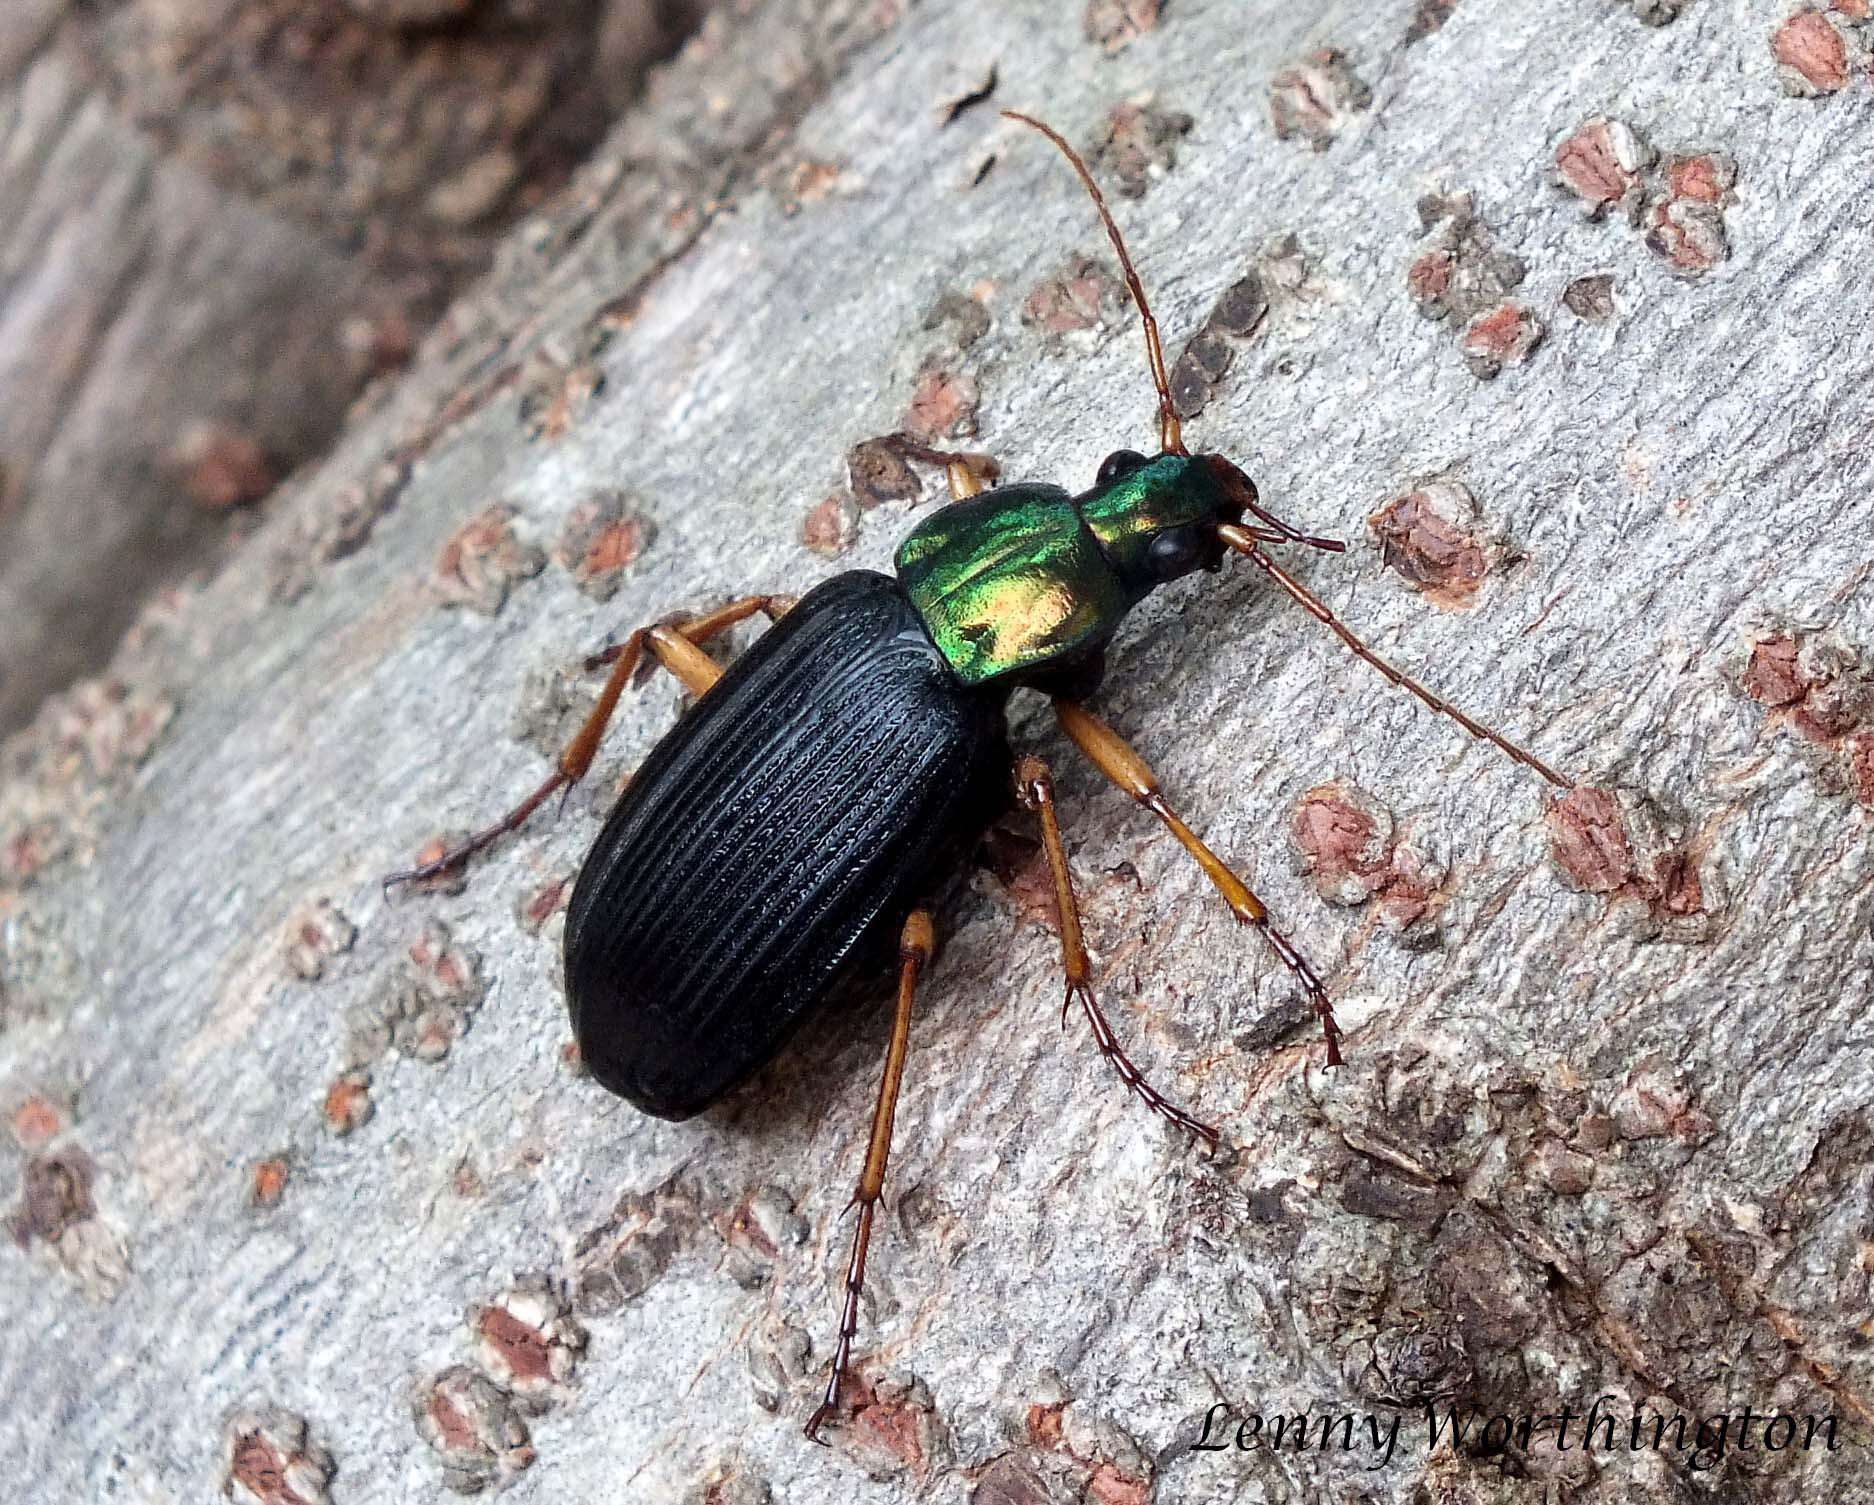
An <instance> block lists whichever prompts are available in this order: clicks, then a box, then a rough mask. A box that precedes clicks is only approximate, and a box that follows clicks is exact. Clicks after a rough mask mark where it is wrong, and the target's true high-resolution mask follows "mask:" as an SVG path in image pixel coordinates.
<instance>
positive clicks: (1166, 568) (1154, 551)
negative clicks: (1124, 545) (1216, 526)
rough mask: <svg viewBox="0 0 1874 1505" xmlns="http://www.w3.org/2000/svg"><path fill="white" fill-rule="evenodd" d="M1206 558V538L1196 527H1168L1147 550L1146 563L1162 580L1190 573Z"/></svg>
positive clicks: (1173, 578)
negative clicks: (1200, 534) (1200, 535)
mask: <svg viewBox="0 0 1874 1505" xmlns="http://www.w3.org/2000/svg"><path fill="white" fill-rule="evenodd" d="M1203 559H1204V540H1203V539H1202V538H1201V537H1199V536H1198V533H1197V530H1196V529H1195V528H1168V529H1167V530H1166V531H1165V532H1163V533H1160V534H1159V535H1158V536H1157V537H1156V538H1154V539H1153V540H1152V541H1151V543H1150V544H1149V545H1148V546H1147V547H1146V550H1145V563H1146V565H1147V567H1148V568H1149V569H1150V570H1151V572H1152V573H1153V574H1154V575H1156V576H1157V577H1158V578H1159V579H1160V580H1176V579H1177V578H1178V577H1179V576H1180V575H1188V574H1190V573H1191V571H1192V570H1194V569H1196V568H1197V567H1198V565H1200V564H1202V563H1203Z"/></svg>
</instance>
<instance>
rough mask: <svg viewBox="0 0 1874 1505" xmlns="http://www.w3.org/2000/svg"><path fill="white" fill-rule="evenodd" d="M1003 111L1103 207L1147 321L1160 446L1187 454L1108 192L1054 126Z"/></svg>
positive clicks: (1153, 325)
mask: <svg viewBox="0 0 1874 1505" xmlns="http://www.w3.org/2000/svg"><path fill="white" fill-rule="evenodd" d="M1002 113H1003V114H1004V115H1005V116H1007V117H1008V118H1009V119H1010V120H1019V121H1020V122H1021V123H1022V124H1023V125H1027V126H1033V127H1034V128H1035V129H1036V130H1037V131H1039V132H1041V134H1042V135H1044V136H1046V137H1047V138H1048V140H1050V141H1052V142H1053V143H1054V144H1055V145H1056V146H1058V147H1059V148H1060V149H1061V155H1062V156H1064V157H1066V158H1067V160H1068V161H1069V162H1071V163H1072V164H1073V167H1074V171H1075V172H1077V173H1079V174H1080V181H1081V182H1082V183H1084V184H1085V185H1086V189H1087V192H1088V193H1089V194H1091V195H1092V196H1093V207H1094V208H1095V209H1098V210H1099V211H1100V219H1101V221H1102V222H1103V223H1104V224H1105V226H1106V233H1107V234H1108V235H1109V236H1111V237H1112V242H1113V249H1114V250H1115V251H1117V252H1118V253H1119V265H1120V267H1121V269H1122V270H1123V271H1124V272H1125V274H1126V287H1127V289H1128V290H1129V291H1130V292H1131V294H1132V301H1133V303H1135V304H1136V305H1137V306H1138V310H1139V318H1140V319H1141V320H1142V321H1143V322H1144V324H1145V358H1146V359H1147V360H1148V361H1150V362H1151V366H1152V382H1153V384H1154V385H1155V386H1156V387H1157V388H1158V447H1159V448H1160V449H1161V450H1162V451H1164V453H1166V454H1168V455H1182V454H1188V453H1189V451H1187V450H1186V449H1185V447H1184V427H1183V425H1182V424H1181V423H1179V421H1178V410H1177V408H1176V407H1174V406H1173V405H1172V401H1171V378H1170V376H1169V375H1167V374H1166V370H1165V347H1164V345H1163V344H1162V343H1161V342H1160V340H1159V338H1158V320H1156V319H1154V318H1153V317H1152V306H1151V305H1150V304H1149V303H1147V302H1146V301H1145V284H1144V283H1143V282H1141V281H1139V274H1138V272H1137V271H1136V270H1135V269H1134V267H1133V265H1132V257H1131V256H1130V255H1128V254H1127V252H1126V240H1125V237H1124V236H1123V235H1121V234H1120V233H1119V226H1118V225H1117V224H1115V223H1114V222H1113V215H1112V211H1111V210H1109V209H1108V208H1107V207H1106V195H1105V194H1103V193H1101V192H1100V185H1099V184H1098V183H1096V182H1094V181H1093V174H1092V173H1091V172H1089V171H1088V170H1087V164H1086V163H1085V161H1083V160H1082V159H1081V156H1080V153H1079V152H1077V151H1075V150H1074V149H1073V147H1071V146H1069V145H1068V144H1067V140H1066V138H1065V137H1063V136H1062V135H1061V133H1060V132H1059V131H1057V130H1055V129H1054V127H1053V126H1051V125H1046V124H1044V123H1043V122H1041V121H1039V120H1037V119H1035V117H1034V116H1032V115H1024V114H1023V113H1022V112H1021V111H1020V110H1004V111H1003V112H1002Z"/></svg>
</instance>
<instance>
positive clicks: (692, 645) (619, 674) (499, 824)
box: [384, 596, 794, 888]
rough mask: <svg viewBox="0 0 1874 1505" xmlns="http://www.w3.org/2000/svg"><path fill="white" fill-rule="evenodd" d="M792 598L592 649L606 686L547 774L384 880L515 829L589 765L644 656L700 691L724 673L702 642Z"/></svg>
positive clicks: (754, 603) (657, 626) (782, 608)
mask: <svg viewBox="0 0 1874 1505" xmlns="http://www.w3.org/2000/svg"><path fill="white" fill-rule="evenodd" d="M793 604H794V598H793V597H792V596H744V597H743V598H742V599H741V600H739V601H731V602H729V604H728V605H726V606H721V607H718V608H717V609H716V610H715V611H712V612H708V613H706V614H705V615H703V616H700V617H693V618H688V619H678V620H676V621H669V622H653V623H652V624H651V625H650V626H648V627H640V628H638V630H637V631H636V632H634V633H632V634H631V635H630V636H629V637H627V638H626V639H624V641H622V642H620V643H615V644H613V645H612V646H611V647H609V648H607V649H605V650H603V651H602V652H600V653H596V654H594V655H593V656H592V657H591V658H589V659H587V660H586V667H587V668H591V669H598V668H602V667H604V666H605V665H607V664H609V665H611V669H612V672H611V674H610V676H609V677H608V678H607V679H606V681H605V688H604V689H603V690H601V691H600V692H599V700H598V704H597V705H595V706H594V707H593V708H592V714H591V715H589V716H588V717H586V720H585V724H584V725H583V726H581V727H580V728H579V733H578V735H577V736H575V737H574V738H573V740H572V741H571V742H569V743H568V744H567V746H566V750H565V751H564V752H563V753H561V754H560V758H559V762H558V763H557V764H556V765H555V766H554V769H553V772H552V774H551V775H549V776H548V778H547V779H546V781H545V782H544V783H542V784H541V785H540V787H539V788H538V789H536V790H534V792H533V793H532V794H530V795H528V796H527V798H526V799H524V800H522V801H521V802H520V803H519V804H518V805H516V806H515V807H514V808H513V809H512V810H510V811H509V812H508V813H507V814H506V815H504V816H502V817H501V819H500V820H498V821H496V822H495V823H494V824H493V825H492V826H488V827H486V828H484V829H483V830H480V831H477V832H475V833H474V835H472V836H469V837H467V838H466V839H464V840H463V841H461V842H460V843H458V844H457V845H456V846H453V847H451V848H450V849H449V850H448V851H446V852H444V853H443V854H442V855H441V856H440V857H437V858H435V859H433V860H432V861H429V862H425V863H423V864H422V865H420V866H418V867H413V868H410V869H407V870H406V871H404V872H400V873H392V874H390V876H389V877H387V878H385V880H384V886H385V887H386V888H389V887H390V886H391V885H392V884H393V883H413V882H419V881H421V880H422V879H425V878H433V877H435V876H436V875H437V874H438V873H445V872H447V871H449V869H451V868H453V867H457V866H459V865H460V864H462V863H464V862H466V861H467V860H468V859H469V858H471V857H473V856H474V855H475V854H476V853H477V852H479V851H481V850H482V849H483V848H484V847H487V846H490V845H492V844H493V843H494V842H496V841H498V840H499V839H500V838H501V837H503V836H505V835H507V834H508V832H510V831H515V830H519V829H520V827H521V826H522V825H523V824H525V822H526V820H527V818H528V817H529V816H530V815H532V814H533V813H534V811H536V810H538V809H539V808H540V807H541V806H542V805H544V804H545V803H546V802H547V801H548V800H550V799H551V798H553V796H554V795H556V794H558V793H560V792H561V791H562V790H570V789H571V788H572V787H573V785H575V784H577V783H578V782H579V781H580V780H581V779H582V778H584V777H585V776H586V772H587V770H588V769H590V768H591V767H592V760H593V759H594V758H595V757H596V756H598V751H599V744H600V742H602V741H603V740H604V738H605V729H606V727H608V726H609V725H610V724H611V720H612V715H613V713H614V712H615V711H617V709H618V702H619V699H620V698H621V697H622V696H623V695H624V693H625V686H626V685H628V684H630V683H631V681H632V679H633V678H634V677H635V676H636V675H637V673H638V671H639V668H640V667H641V666H643V665H645V664H647V663H655V664H661V665H662V666H663V667H664V668H666V669H668V670H669V671H670V672H671V673H672V674H674V675H676V677H677V678H678V679H680V680H681V681H683V683H684V685H685V686H686V687H688V689H689V690H690V691H691V693H692V694H696V695H701V694H703V693H704V691H706V690H708V689H709V687H710V686H711V685H713V684H715V682H716V681H717V680H718V679H720V678H722V669H721V667H720V666H719V665H718V664H717V663H716V662H715V660H714V659H712V658H710V656H709V655H708V654H706V653H704V652H703V650H702V647H701V645H702V644H703V643H706V642H708V641H709V640H710V639H711V638H713V637H718V636H720V635H721V634H722V633H724V632H726V631H728V629H729V628H731V627H733V626H734V625H735V624H736V623H737V622H745V621H747V620H748V618H750V617H752V616H754V615H755V614H756V613H757V612H760V613H763V614H765V615H766V616H767V617H768V618H769V619H770V620H774V619H777V618H779V617H780V616H781V615H782V614H783V613H784V612H786V611H787V610H788V608H790V607H791V606H792V605H793ZM647 653H648V655H649V657H648V658H647V657H646V655H647Z"/></svg>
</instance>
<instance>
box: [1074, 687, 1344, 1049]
mask: <svg viewBox="0 0 1874 1505" xmlns="http://www.w3.org/2000/svg"><path fill="white" fill-rule="evenodd" d="M1054 714H1055V716H1056V717H1057V718H1058V719H1059V721H1060V723H1061V730H1062V731H1064V732H1066V733H1067V735H1068V736H1069V737H1071V738H1073V740H1074V743H1075V745H1076V746H1078V747H1079V749H1080V750H1081V751H1082V752H1083V753H1085V754H1086V755H1087V756H1088V757H1089V758H1090V759H1092V760H1093V766H1094V767H1096V768H1098V769H1099V770H1100V772H1101V773H1103V774H1105V775H1106V777H1107V778H1109V779H1111V780H1112V781H1113V782H1114V783H1115V784H1117V785H1118V786H1119V787H1120V788H1121V789H1123V790H1125V791H1126V793H1127V794H1129V795H1131V796H1132V797H1133V798H1134V799H1135V800H1137V801H1138V802H1139V803H1140V804H1141V805H1143V806H1145V808H1146V809H1147V810H1150V811H1151V812H1152V814H1154V815H1156V816H1157V817H1158V818H1159V820H1161V821H1163V822H1164V824H1165V829H1166V830H1168V831H1170V832H1171V834H1172V835H1173V836H1175V837H1176V838H1177V839H1178V844H1179V845H1180V846H1182V847H1183V848H1184V850H1185V851H1187V852H1189V853H1190V854H1191V855H1192V856H1193V857H1195V858H1196V859H1197V863H1198V866H1199V867H1201V868H1203V870H1204V875H1205V876H1206V877H1207V878H1209V879H1210V881H1211V883H1212V884H1213V885H1215V887H1216V889H1217V892H1218V893H1220V894H1222V895H1223V898H1224V902H1225V903H1227V904H1228V905H1229V906H1230V910H1231V912H1232V913H1233V914H1235V916H1236V917H1237V919H1238V920H1240V921H1241V922H1242V923H1243V924H1245V925H1253V926H1255V927H1256V929H1257V930H1258V931H1260V932H1261V933H1262V938H1263V939H1264V940H1265V941H1267V942H1268V944H1269V949H1270V950H1271V951H1273V952H1275V954H1276V955H1277V956H1279V957H1280V958H1281V959H1282V962H1283V964H1284V965H1285V966H1286V967H1287V968H1288V970H1289V971H1290V972H1292V973H1293V974H1294V975H1295V980H1296V981H1297V982H1299V983H1300V984H1301V990H1302V992H1303V993H1304V994H1305V995H1306V996H1307V999H1308V1002H1309V1003H1310V1004H1311V1005H1313V1007H1314V1011H1315V1013H1316V1015H1317V1016H1318V1017H1319V1018H1320V1020H1321V1033H1322V1034H1323V1035H1324V1036H1325V1037H1326V1039H1327V1064H1328V1065H1330V1066H1338V1065H1340V1064H1341V1058H1340V1025H1339V1023H1338V1022H1337V1021H1336V1020H1335V1018H1334V1005H1333V1003H1332V1001H1331V1000H1330V999H1329V998H1328V996H1327V988H1326V987H1325V986H1324V985H1323V984H1322V982H1321V979H1320V978H1319V977H1318V976H1317V975H1316V974H1315V970H1314V968H1313V967H1311V966H1309V965H1308V961H1307V958H1306V957H1304V956H1303V955H1302V954H1301V953H1300V952H1299V951H1297V950H1296V949H1295V948H1294V946H1293V945H1291V944H1290V942H1289V939H1288V937H1287V936H1285V935H1283V934H1282V932H1281V931H1279V930H1277V929H1276V928H1275V927H1274V926H1273V925H1271V924H1270V923H1269V911H1268V909H1267V908H1266V907H1265V906H1264V905H1263V902H1262V900H1260V899H1258V898H1257V897H1256V896H1255V894H1253V893H1252V892H1250V889H1249V885H1248V884H1246V883H1244V882H1243V880H1242V879H1241V878H1239V877H1237V875H1236V874H1235V873H1233V872H1232V871H1231V870H1230V869H1229V867H1228V866H1226V865H1225V863H1224V861H1223V859H1222V858H1220V857H1218V856H1217V854H1216V853H1215V852H1213V851H1211V849H1210V848H1209V847H1207V846H1205V845H1204V843H1203V842H1202V841H1201V840H1199V839H1198V836H1197V833H1196V832H1194V831H1193V830H1192V829H1191V828H1190V827H1189V826H1187V825H1186V824H1185V823H1184V822H1183V820H1182V819H1180V818H1179V816H1178V813H1177V812H1176V811H1175V810H1173V809H1172V808H1171V806H1169V805H1168V804H1166V803H1165V797H1164V796H1163V795H1162V794H1161V793H1159V789H1158V775H1156V774H1155V773H1153V772H1152V770H1151V768H1150V766H1149V765H1148V764H1147V763H1146V761H1145V759H1144V758H1142V757H1140V756H1139V754H1138V752H1137V751H1136V750H1135V749H1134V748H1133V747H1132V745H1131V744H1130V743H1129V742H1127V741H1126V740H1125V738H1123V737H1121V736H1120V735H1119V733H1118V732H1116V731H1114V730H1113V729H1112V728H1111V727H1110V726H1108V725H1107V724H1106V723H1105V722H1104V721H1102V720H1101V719H1100V718H1099V717H1098V716H1096V715H1094V714H1093V712H1091V711H1089V710H1088V709H1086V707H1085V706H1079V705H1075V704H1074V703H1073V702H1072V701H1069V700H1056V701H1055V702H1054Z"/></svg>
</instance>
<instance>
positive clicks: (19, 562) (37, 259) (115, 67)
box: [0, 0, 694, 732]
mask: <svg viewBox="0 0 1874 1505" xmlns="http://www.w3.org/2000/svg"><path fill="white" fill-rule="evenodd" d="M693 10H694V7H693V6H690V5H687V4H685V3H682V0H661V3H660V0H578V3H568V4H558V5H554V6H542V5H540V4H538V3H536V0H357V3H356V4H350V5H348V4H346V3H341V0H329V3H323V4H319V5H307V4H304V3H302V0H125V3H116V4H110V5H91V4H83V3H80V0H9V3H8V4H6V5H5V6H0V214H3V217H4V225H3V226H0V731H5V732H11V731H13V730H15V729H17V728H18V727H19V726H21V725H23V724H24V723H25V722H26V721H27V720H28V719H30V717H31V715H32V712H33V710H34V708H35V707H36V706H37V705H38V704H39V702H40V701H41V700H42V699H43V698H44V697H45V696H46V695H47V694H48V693H49V692H50V691H52V690H54V689H58V688H62V687H64V686H65V685H67V684H69V683H70V682H71V681H72V680H73V679H74V678H75V677H76V676H77V675H79V674H81V673H84V672H87V671H91V670H95V669H96V668H98V667H99V666H100V665H101V664H102V663H103V662H104V661H105V660H106V659H107V658H108V657H109V655H110V652H111V650H112V648H113V647H114V646H115V644H116V642H117V640H118V639H119V638H120V637H121V636H122V635H123V631H124V628H125V627H126V626H127V625H128V623H129V622H130V621H131V619H132V618H133V617H134V615H135V613H136V611H137V609H138V607H139V606H140V605H141V604H142V603H143V601H144V600H145V599H146V597H147V595H148V594H149V593H150V592H151V591H152V590H153V589H154V588H155V587H156V586H158V585H160V584H164V583H168V582H170V581H172V580H174V579H175V578H177V577H178V576H180V575H181V574H182V573H183V572H184V571H185V570H187V569H188V568H190V567H191V566H196V565H199V564H202V563H203V561H204V559H205V558H206V557H208V556H210V555H211V554H212V553H213V552H214V549H215V545H216V544H217V543H218V542H219V541H220V540H221V539H222V537H223V536H224V535H225V534H226V533H227V532H228V531H229V526H228V515H229V513H230V511H231V510H232V509H236V508H239V507H240V506H242V505H243V504H247V503H251V502H254V501H256V500H257V499H259V498H260V497H262V496H264V495H265V494H266V493H267V492H268V491H269V490H270V489H271V488H272V487H273V485H274V483H275V482H276V481H277V480H278V479H279V477H281V476H282V475H284V474H286V473H287V472H288V471H290V470H292V469H293V468H294V467H295V466H297V465H299V464H301V463H302V462H304V461H306V460H308V459H310V458H312V457H313V456H315V455H317V454H318V453H319V452H320V451H321V449H323V448H324V447H325V446H326V445H327V444H328V443H329V442H330V440H331V438H332V436H333V434H334V433H335V432H336V431H337V429H338V428H339V426H340V424H341V423H342V421H343V420H344V417H345V411H346V407H347V405H348V404H349V402H350V401H351V399H352V398H353V397H354V396H355V395H356V394H357V393H358V391H359V390H360V388H362V387H363V386H364V384H365V383H366V382H367V381H368V380H370V379H371V378H372V377H374V376H378V375H381V374H383V373H384V372H386V371H389V370H392V369H395V368H397V367H399V366H401V365H402V364H403V362H404V361H405V360H406V359H407V358H408V356H409V353H410V347H411V345H412V343H413V342H414V340H415V338H416V336H417V334H419V333H420V332H421V331H422V330H423V329H424V328H425V327H426V326H427V325H428V323H429V322H430V321H431V320H432V319H434V318H435V316H436V315H437V314H438V313H439V312H440V310H441V308H442V305H443V303H444V301H445V299H446V297H447V295H448V294H449V293H450V292H451V291H452V290H453V289H454V288H457V287H459V286H461V285H462V284H463V283H464V282H465V281H466V280H468V279H469V278H470V277H471V276H473V275H474V274H475V273H476V272H478V271H479V270H480V269H481V268H482V267H483V266H485V265H486V264H487V261H488V259H489V256H490V255H491V253H492V252H493V249H494V247H495V246H496V244H497V243H498V241H499V238H500V236H501V234H502V232H503V231H504V230H505V229H506V227H507V226H508V225H509V224H511V223H512V222H513V221H514V220H515V219H517V218H518V217H519V216H520V215H521V214H522V213H524V212H526V211H527V210H528V209H530V208H532V207H535V206H537V205H538V204H539V203H541V202H542V201H543V200H544V199H546V198H547V197H548V196H549V195H550V194H551V193H552V192H553V191H554V190H555V189H557V188H558V187H559V186H560V185H561V184H563V183H564V182H565V180H566V178H567V176H568V174H569V173H570V172H571V170H572V168H573V167H574V166H575V165H576V164H577V163H579V162H580V161H581V160H583V159H584V157H585V156H586V154H587V153H588V151H589V150H590V149H591V147H592V145H593V143H594V142H595V141H597V140H598V139H599V137H600V136H601V135H602V134H603V133H604V131H605V128H606V125H607V123H608V122H609V120H610V119H611V116H612V112H613V110H614V108H615V107H616V106H617V105H619V104H621V103H622V102H623V101H624V100H625V99H626V98H628V97H629V96H630V95H631V94H632V93H634V92H635V90H636V87H637V85H638V82H639V80H640V79H641V77H642V75H643V71H644V68H645V66H646V64H647V62H648V61H649V60H650V59H653V58H657V57H662V56H666V55H668V53H669V51H670V50H671V48H672V46H673V45H674V43H675V41H676V39H677V38H678V37H679V36H681V35H682V34H683V30H684V29H687V26H688V25H689V24H692V21H691V12H692V11H693Z"/></svg>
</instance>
